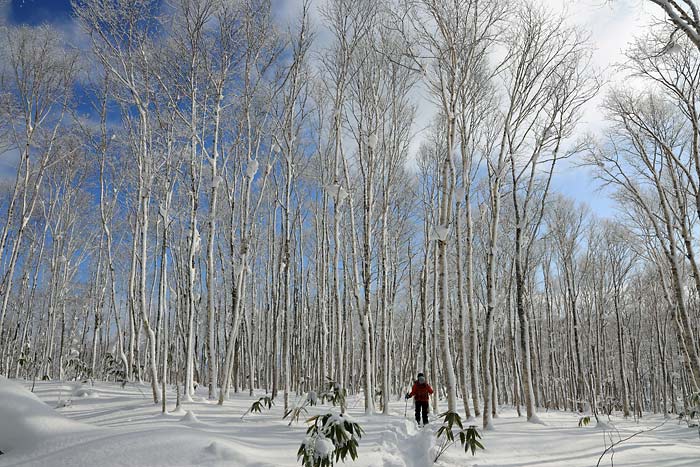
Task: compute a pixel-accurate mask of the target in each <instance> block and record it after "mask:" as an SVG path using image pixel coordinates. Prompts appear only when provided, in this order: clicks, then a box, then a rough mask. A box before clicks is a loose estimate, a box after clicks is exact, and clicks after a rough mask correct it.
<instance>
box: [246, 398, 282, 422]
mask: <svg viewBox="0 0 700 467" xmlns="http://www.w3.org/2000/svg"><path fill="white" fill-rule="evenodd" d="M273 405H275V401H274V399H273V398H272V397H270V396H263V397H261V398H260V399H258V400H257V401H255V402H253V405H251V406H250V408H249V409H248V411H247V412H246V413H244V414H243V416H242V417H241V420H242V419H243V417H245V416H246V415H248V414H249V413H251V412H256V413H262V409H263V407H267V409H268V410H269V409H271V408H272V406H273Z"/></svg>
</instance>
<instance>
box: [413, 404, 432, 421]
mask: <svg viewBox="0 0 700 467" xmlns="http://www.w3.org/2000/svg"><path fill="white" fill-rule="evenodd" d="M428 408H429V402H428V401H425V402H423V401H416V422H418V423H420V420H421V412H423V425H427V424H428Z"/></svg>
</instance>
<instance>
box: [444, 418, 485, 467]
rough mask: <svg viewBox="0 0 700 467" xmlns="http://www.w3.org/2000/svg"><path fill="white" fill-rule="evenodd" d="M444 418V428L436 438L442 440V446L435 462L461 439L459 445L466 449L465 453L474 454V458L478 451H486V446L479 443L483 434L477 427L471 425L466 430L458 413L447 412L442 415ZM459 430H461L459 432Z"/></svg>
mask: <svg viewBox="0 0 700 467" xmlns="http://www.w3.org/2000/svg"><path fill="white" fill-rule="evenodd" d="M440 417H442V426H441V427H440V428H439V429H438V431H437V433H435V436H436V437H437V438H438V439H440V438H442V444H441V445H440V447H439V448H438V450H437V453H436V454H435V459H434V460H433V462H437V461H438V459H439V458H440V456H442V455H443V454H444V453H445V451H447V449H448V448H449V447H450V446H452V445H453V444H454V443H455V442H456V441H457V438H456V437H455V435H457V436H458V438H459V443H460V444H461V445H462V447H463V448H464V451H465V452H469V451H471V452H472V456H474V455H476V450H477V449H484V445H483V444H481V442H480V441H479V440H480V439H481V434H479V430H477V428H476V426H475V425H469V426H468V427H467V428H466V429H465V428H464V426H463V425H462V418H461V417H460V416H459V414H458V413H456V412H445V413H442V414H440ZM457 428H459V430H457Z"/></svg>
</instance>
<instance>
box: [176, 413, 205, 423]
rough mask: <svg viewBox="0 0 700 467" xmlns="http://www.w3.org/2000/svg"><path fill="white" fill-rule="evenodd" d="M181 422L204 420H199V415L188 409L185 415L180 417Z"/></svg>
mask: <svg viewBox="0 0 700 467" xmlns="http://www.w3.org/2000/svg"><path fill="white" fill-rule="evenodd" d="M180 421H181V422H183V423H190V424H200V423H202V422H200V421H199V419H198V418H197V416H196V415H195V414H194V412H193V411H191V410H188V411H187V412H185V416H184V417H182V418H181V419H180Z"/></svg>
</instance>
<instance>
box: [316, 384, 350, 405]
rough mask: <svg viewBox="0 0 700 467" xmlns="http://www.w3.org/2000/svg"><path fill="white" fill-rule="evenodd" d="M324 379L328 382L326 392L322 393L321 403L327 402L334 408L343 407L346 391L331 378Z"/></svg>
mask: <svg viewBox="0 0 700 467" xmlns="http://www.w3.org/2000/svg"><path fill="white" fill-rule="evenodd" d="M326 379H327V380H328V391H326V392H324V393H323V396H322V397H321V400H322V402H326V401H328V402H330V403H331V404H333V405H334V406H340V407H345V397H346V396H347V393H348V391H347V390H346V389H345V388H342V387H340V384H338V383H337V382H335V381H333V380H332V379H331V378H328V377H326Z"/></svg>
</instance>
